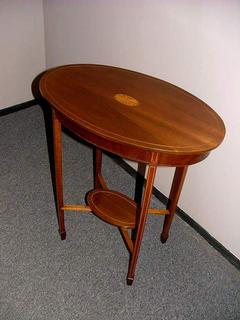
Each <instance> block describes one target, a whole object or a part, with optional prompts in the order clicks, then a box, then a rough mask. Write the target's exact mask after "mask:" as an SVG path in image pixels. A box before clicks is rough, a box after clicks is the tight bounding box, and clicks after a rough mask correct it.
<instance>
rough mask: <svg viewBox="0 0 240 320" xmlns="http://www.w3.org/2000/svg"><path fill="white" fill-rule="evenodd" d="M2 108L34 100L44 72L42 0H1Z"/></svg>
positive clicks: (0, 103) (0, 106) (0, 104)
mask: <svg viewBox="0 0 240 320" xmlns="http://www.w3.org/2000/svg"><path fill="white" fill-rule="evenodd" d="M0 47H1V49H0V109H1V108H5V107H9V106H12V105H16V104H19V103H22V102H25V101H28V100H31V99H33V96H32V93H31V82H32V80H33V78H34V77H35V76H36V75H37V74H38V73H40V72H41V71H42V70H44V69H45V43H44V26H43V7H42V0H0Z"/></svg>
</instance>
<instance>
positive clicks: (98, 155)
mask: <svg viewBox="0 0 240 320" xmlns="http://www.w3.org/2000/svg"><path fill="white" fill-rule="evenodd" d="M93 158H94V188H95V189H100V188H101V187H102V185H101V181H100V179H99V176H100V175H101V168H102V151H101V150H100V149H98V148H96V147H95V148H94V149H93Z"/></svg>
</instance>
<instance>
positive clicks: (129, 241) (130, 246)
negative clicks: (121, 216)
mask: <svg viewBox="0 0 240 320" xmlns="http://www.w3.org/2000/svg"><path fill="white" fill-rule="evenodd" d="M119 231H120V233H121V235H122V237H123V240H124V242H125V244H126V246H127V248H128V250H129V252H130V253H133V242H132V239H131V238H130V236H129V233H128V230H127V229H126V228H121V227H119Z"/></svg>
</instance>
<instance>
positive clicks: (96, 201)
mask: <svg viewBox="0 0 240 320" xmlns="http://www.w3.org/2000/svg"><path fill="white" fill-rule="evenodd" d="M87 202H88V205H89V207H90V208H91V210H92V211H93V213H95V214H96V215H97V216H98V217H99V218H101V219H102V220H104V221H106V222H108V223H110V224H112V225H114V226H118V227H125V228H129V229H134V228H135V224H136V211H137V206H136V203H135V202H134V201H133V200H132V199H130V198H128V197H127V196H125V195H123V194H122V193H120V192H117V191H111V190H102V189H95V190H92V191H90V192H89V193H88V195H87Z"/></svg>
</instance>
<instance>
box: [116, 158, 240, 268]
mask: <svg viewBox="0 0 240 320" xmlns="http://www.w3.org/2000/svg"><path fill="white" fill-rule="evenodd" d="M117 162H118V163H119V165H120V166H121V167H122V168H123V169H124V170H126V171H127V172H128V173H129V174H130V175H131V176H133V177H135V178H136V176H137V172H136V170H134V169H133V168H132V167H131V166H130V165H129V164H127V163H126V162H125V161H123V160H121V159H119V160H117ZM153 194H154V195H155V197H156V198H157V199H159V200H160V201H161V202H162V203H163V204H164V205H167V202H168V197H166V196H165V195H164V194H163V193H162V192H160V191H159V190H158V189H156V188H155V187H154V189H153ZM176 214H177V215H178V216H179V217H180V218H181V219H182V220H183V221H185V222H186V223H187V224H188V225H190V226H191V227H192V228H193V229H194V230H195V231H196V232H197V233H199V234H200V235H201V236H202V237H203V238H204V239H205V240H206V241H207V242H208V243H209V244H210V245H211V246H212V247H213V248H214V249H216V250H217V251H218V252H219V253H221V255H222V256H223V257H225V258H226V259H227V260H228V261H229V262H230V263H231V264H232V265H233V266H235V267H236V268H237V269H238V270H240V260H239V259H238V258H237V257H236V256H234V255H233V254H232V253H231V252H230V251H229V250H227V249H226V248H225V247H224V246H223V245H222V244H221V243H220V242H218V241H217V240H216V239H215V238H214V237H213V236H211V235H210V234H209V233H208V232H207V231H206V230H205V229H204V228H203V227H201V226H200V225H199V224H198V223H197V222H196V221H194V220H193V219H192V218H191V217H190V216H189V215H188V214H187V213H186V212H184V211H183V210H182V209H181V208H179V207H177V210H176Z"/></svg>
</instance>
